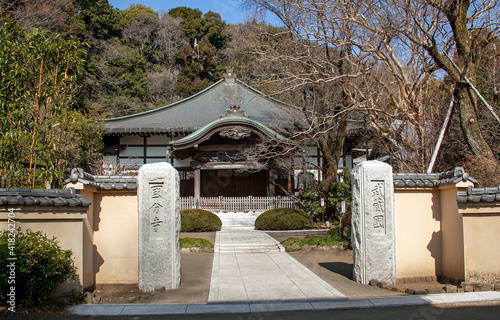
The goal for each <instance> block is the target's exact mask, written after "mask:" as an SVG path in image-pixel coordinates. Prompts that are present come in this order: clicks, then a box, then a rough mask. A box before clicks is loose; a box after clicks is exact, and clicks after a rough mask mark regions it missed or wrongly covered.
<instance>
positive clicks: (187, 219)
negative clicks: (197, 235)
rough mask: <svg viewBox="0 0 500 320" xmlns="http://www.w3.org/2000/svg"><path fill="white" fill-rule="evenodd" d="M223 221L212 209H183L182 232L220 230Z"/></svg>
mask: <svg viewBox="0 0 500 320" xmlns="http://www.w3.org/2000/svg"><path fill="white" fill-rule="evenodd" d="M221 227H222V221H221V220H220V219H219V217H217V216H216V215H215V214H213V213H212V212H210V211H206V210H201V209H186V210H182V211H181V231H182V232H205V231H219V230H220V228H221Z"/></svg>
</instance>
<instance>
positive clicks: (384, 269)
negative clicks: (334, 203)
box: [351, 161, 396, 285]
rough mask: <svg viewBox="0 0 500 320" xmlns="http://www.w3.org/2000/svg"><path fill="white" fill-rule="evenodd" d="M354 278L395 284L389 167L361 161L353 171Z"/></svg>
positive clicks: (392, 200) (352, 234) (392, 193)
mask: <svg viewBox="0 0 500 320" xmlns="http://www.w3.org/2000/svg"><path fill="white" fill-rule="evenodd" d="M351 181H352V182H351V183H352V232H351V241H352V247H353V254H354V270H353V276H354V280H355V281H357V282H360V283H362V284H368V283H369V282H370V280H378V281H380V282H384V283H386V284H388V285H394V284H395V283H396V248H395V232H394V185H393V180H392V167H391V166H390V165H388V164H386V163H384V162H380V161H364V162H362V163H361V164H359V165H357V166H356V167H355V168H354V169H353V170H352V180H351Z"/></svg>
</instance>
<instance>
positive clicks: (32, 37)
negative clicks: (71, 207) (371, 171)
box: [0, 0, 500, 193]
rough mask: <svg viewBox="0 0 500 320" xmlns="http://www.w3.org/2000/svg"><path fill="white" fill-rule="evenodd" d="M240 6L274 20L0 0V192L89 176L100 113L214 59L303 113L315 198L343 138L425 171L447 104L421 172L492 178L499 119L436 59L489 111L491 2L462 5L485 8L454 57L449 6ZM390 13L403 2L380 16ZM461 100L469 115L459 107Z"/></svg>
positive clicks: (131, 104) (153, 102)
mask: <svg viewBox="0 0 500 320" xmlns="http://www.w3.org/2000/svg"><path fill="white" fill-rule="evenodd" d="M243 2H245V3H246V4H247V8H248V9H249V10H252V9H253V10H255V12H259V10H260V11H261V10H267V11H269V12H272V14H274V16H275V17H276V18H277V20H275V21H279V22H280V25H281V27H276V26H270V25H268V24H265V23H262V22H256V21H249V22H246V23H242V24H238V25H229V24H226V23H225V22H224V21H222V20H221V16H220V15H219V14H218V13H216V12H210V11H209V12H201V11H200V10H198V9H193V8H187V7H177V8H174V9H171V10H169V11H168V12H155V11H154V10H152V9H151V8H149V7H146V6H144V5H140V4H137V5H132V6H131V7H129V8H128V9H126V10H118V9H116V8H114V7H112V6H110V5H109V4H108V1H107V0H55V1H54V0H1V1H0V19H1V29H0V46H1V50H0V117H1V120H0V121H1V124H0V125H1V131H2V136H1V138H0V147H1V150H0V171H1V172H0V174H1V176H2V178H1V183H0V187H5V186H17V187H24V186H29V187H44V186H48V185H52V186H53V187H54V186H55V187H57V186H60V185H61V183H62V181H63V179H64V178H66V177H67V175H68V173H69V170H71V168H73V167H83V168H84V169H86V170H88V171H91V172H99V170H100V168H102V166H101V165H100V162H99V161H100V160H99V159H100V153H99V151H100V149H101V148H102V139H101V138H100V137H101V136H102V133H103V132H102V121H101V120H102V119H105V118H110V117H118V116H124V115H128V114H133V113H137V112H141V111H145V110H150V109H153V108H157V107H159V106H164V105H167V104H170V103H172V102H175V101H178V100H180V99H183V98H185V97H188V96H190V95H193V94H195V93H197V92H199V91H201V90H203V89H204V88H206V87H208V86H209V85H211V84H212V83H214V82H216V81H218V80H219V79H221V78H222V76H223V74H224V72H225V71H226V68H227V67H232V68H234V72H235V73H236V74H237V76H238V77H239V78H240V79H241V80H243V81H244V82H246V83H248V84H249V85H251V86H254V87H255V88H257V89H259V90H261V91H263V92H264V93H267V94H270V95H273V96H274V97H276V98H278V99H280V100H283V101H285V102H288V103H291V104H293V105H296V106H298V107H300V108H301V109H302V110H303V111H304V112H303V114H302V115H301V116H300V117H303V118H304V119H305V120H306V121H305V122H301V124H300V125H299V123H297V131H296V132H295V133H294V135H293V138H294V139H295V140H296V141H297V143H296V146H295V148H296V149H297V150H301V148H302V146H303V145H304V144H308V145H310V144H314V145H316V146H317V147H318V148H319V149H320V150H322V152H323V154H324V155H325V161H324V163H323V164H322V165H323V167H322V168H320V169H321V170H323V172H324V176H328V177H331V180H330V179H326V180H325V183H326V184H327V185H325V186H322V187H321V188H322V189H323V190H326V191H325V192H326V193H327V192H328V190H330V184H331V182H332V181H333V180H335V177H336V174H337V165H338V158H339V157H340V154H341V152H342V150H343V148H344V147H345V144H344V140H345V139H346V137H347V136H349V135H351V136H350V138H351V140H350V143H351V144H352V145H350V147H359V148H362V149H364V148H365V147H366V145H365V144H366V143H367V144H368V148H369V149H371V150H372V153H371V158H376V157H379V156H388V160H387V161H389V162H390V163H391V165H393V167H394V170H395V171H406V172H410V171H413V172H423V171H425V170H426V168H427V165H428V164H429V162H430V159H431V154H432V151H433V150H434V149H435V143H436V140H437V135H438V133H439V131H440V130H441V128H443V123H444V119H445V116H446V114H447V109H448V106H450V101H451V100H453V101H455V104H454V106H453V108H452V109H450V110H452V112H451V120H450V122H449V124H448V125H447V126H444V127H445V128H446V134H445V136H444V140H443V144H442V147H441V150H440V152H439V156H438V158H437V162H436V165H435V166H434V171H443V170H449V169H451V168H453V167H454V166H459V165H462V166H465V167H466V169H467V170H468V171H470V172H471V173H472V174H473V176H476V177H477V176H480V175H482V176H483V177H482V180H484V181H486V182H485V183H487V184H491V183H496V182H495V181H498V180H500V178H498V177H499V176H500V174H499V172H500V171H499V170H500V168H499V166H498V163H499V162H498V159H499V157H500V130H499V129H498V128H499V123H498V122H497V121H496V120H495V118H494V117H493V116H492V112H490V111H489V110H488V109H486V108H485V107H484V106H483V103H482V102H481V101H480V100H479V99H478V98H477V96H476V95H475V94H474V92H473V91H472V89H471V88H470V86H468V85H467V84H466V83H465V82H464V75H462V76H461V75H460V73H457V72H456V70H455V69H454V67H453V64H451V63H450V62H449V61H448V60H447V58H446V57H447V55H449V56H448V59H449V60H450V61H452V60H454V61H455V62H456V63H458V64H459V68H464V70H465V69H467V72H468V73H467V77H468V79H469V78H470V79H471V80H472V81H473V82H474V83H475V85H476V87H477V88H478V90H479V91H481V93H482V94H483V96H484V97H485V98H486V100H487V101H488V102H489V104H490V105H491V106H490V108H491V110H492V111H493V113H496V114H498V113H499V109H500V106H499V105H500V98H499V97H500V96H499V94H498V92H499V89H498V88H500V77H499V74H500V55H499V52H500V46H499V45H500V42H499V39H498V34H497V31H498V28H499V27H498V19H496V20H495V19H491V17H492V16H494V15H495V14H497V13H498V12H497V11H494V10H491V7H488V6H485V7H484V8H483V9H481V10H476V12H480V13H481V15H489V16H487V17H486V18H485V17H482V16H481V15H480V14H477V15H470V17H469V18H467V17H465V18H464V17H462V16H460V17H456V21H458V22H460V21H462V20H463V21H464V23H465V25H464V26H465V27H464V32H465V33H464V34H465V38H467V37H468V38H470V39H471V41H470V45H469V47H468V49H467V50H469V52H470V53H469V56H466V55H464V56H463V57H462V56H460V54H462V51H461V50H465V49H463V48H465V47H463V43H462V42H460V41H462V40H460V39H461V38H460V37H459V35H455V36H454V35H453V32H454V30H455V29H454V27H452V26H450V25H449V21H455V20H447V16H446V15H449V16H452V15H453V14H454V12H455V11H450V12H448V11H446V10H445V9H446V8H444V9H441V8H438V7H435V8H427V7H426V8H424V7H422V8H420V7H418V6H416V7H411V6H410V7H404V6H402V7H400V6H399V5H400V3H399V2H397V1H396V2H394V3H391V5H392V6H394V8H395V9H394V10H393V11H391V10H389V7H387V8H386V9H387V10H385V8H384V7H383V6H382V7H381V8H383V9H384V10H382V9H380V10H374V8H376V7H377V6H376V5H374V7H373V8H368V7H367V8H365V7H363V6H359V7H349V4H348V3H344V2H335V1H332V3H337V4H336V5H326V4H324V3H323V2H317V1H298V2H297V3H291V2H288V1H284V0H283V1H282V0H277V1H254V0H246V1H243ZM410 2H413V1H410ZM374 3H376V4H377V5H381V4H383V3H384V2H383V1H375V2H374ZM453 3H454V2H453ZM310 5H311V6H312V7H308V6H310ZM459 5H460V4H458V3H454V4H452V5H451V6H452V7H453V6H457V7H458V6H459ZM463 5H464V6H465V5H470V4H463ZM344 6H345V7H344ZM474 6H476V7H477V8H482V7H481V5H480V4H474ZM472 9H473V7H472V5H470V7H467V8H465V9H464V10H465V11H467V12H471V13H473V12H474V11H473V10H472ZM356 10H359V12H357V11H356ZM397 10H401V12H403V11H404V10H407V11H408V12H406V11H404V12H406V13H407V15H402V14H399V15H397V16H391V15H393V14H394V13H393V12H397ZM409 10H414V11H412V12H410V11H409ZM426 10H427V11H426ZM440 10H441V11H440ZM442 10H444V11H442ZM426 12H427V13H426ZM430 13H432V14H435V16H434V18H433V19H434V21H436V24H429V25H427V24H426V25H422V26H420V27H419V28H416V26H417V24H416V23H418V20H415V19H417V18H416V17H418V16H419V15H422V16H426V15H429V14H430ZM360 17H363V19H359V18H360ZM387 17H390V18H391V19H392V20H391V21H394V23H393V24H392V25H387V21H388V20H387V19H386V18H387ZM488 17H489V18H488ZM464 19H465V20H464ZM488 19H489V20H488ZM415 21H416V22H415ZM424 21H427V20H425V19H424ZM467 21H477V23H476V24H477V25H480V23H483V24H482V25H483V27H481V28H477V27H475V24H474V23H468V22H467ZM488 21H489V22H488ZM491 21H496V22H493V23H492V22H491ZM396 22H397V23H396ZM458 22H457V23H458ZM467 23H468V24H467ZM495 23H496V24H495ZM436 26H439V27H436ZM427 27H428V28H429V30H428V31H425V30H426V29H425V28H427ZM412 28H416V29H412ZM432 28H435V29H432ZM409 30H413V31H409ZM419 32H420V33H421V37H422V39H424V38H425V37H431V36H435V38H429V40H428V42H425V41H423V40H422V43H420V42H419V41H420V40H419V39H420V38H419V37H413V36H412V35H413V33H415V34H417V33H419ZM437 35H438V36H437ZM460 36H462V35H460ZM459 40H460V41H459ZM426 41H427V40H426ZM465 42H467V41H465ZM433 43H434V44H435V47H432V44H433ZM440 51H441V52H440ZM450 56H451V58H449V57H450ZM464 72H465V71H464ZM464 74H465V73H464ZM469 96H470V97H471V98H470V101H469V100H467V97H469ZM464 97H465V98H464ZM464 106H468V107H469V108H468V109H467V110H474V112H473V113H472V114H471V113H470V112H469V114H468V115H466V114H465V113H464V112H463V110H465V108H464ZM464 117H469V118H467V119H469V120H467V121H466V120H464V119H465V118H464ZM353 120H354V121H357V122H356V123H358V124H359V123H361V125H362V126H365V125H366V128H367V130H366V132H367V133H368V135H369V136H368V137H367V138H365V137H364V134H363V135H361V136H359V137H358V139H354V138H355V137H354V138H353V137H352V132H351V133H350V132H349V131H348V127H349V126H348V124H349V123H352V121H353ZM304 123H307V125H306V126H303V124H304ZM469 125H471V127H473V128H472V129H473V130H472V129H470V128H468V126H469ZM472 125H473V126H472ZM301 126H302V127H301ZM276 130H277V131H279V130H280V128H276ZM471 130H472V131H471ZM363 132H364V131H363ZM281 133H282V134H285V135H286V134H289V133H287V132H281ZM477 141H479V142H480V143H476V142H477ZM291 150H293V149H291ZM291 150H290V151H291ZM264 154H265V153H264ZM495 179H496V180H495ZM499 183H500V182H499Z"/></svg>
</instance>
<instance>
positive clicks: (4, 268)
mask: <svg viewBox="0 0 500 320" xmlns="http://www.w3.org/2000/svg"><path fill="white" fill-rule="evenodd" d="M14 236H15V237H14ZM14 239H15V240H14ZM9 240H10V241H9ZM71 255H72V252H71V250H63V249H61V247H59V245H58V241H57V240H56V238H55V237H52V239H49V238H48V237H47V236H46V235H45V234H43V233H42V232H41V231H35V232H34V231H31V230H29V229H28V230H26V231H25V232H22V231H21V229H20V228H19V229H17V230H16V231H14V230H4V231H3V232H2V233H1V234H0V261H1V265H0V299H2V303H5V302H6V301H8V300H9V299H10V297H7V294H9V292H10V288H11V286H14V287H15V297H16V304H21V305H25V306H33V305H38V304H40V303H43V302H45V301H46V300H48V299H49V298H50V295H51V294H52V293H53V292H54V290H55V289H57V287H58V286H59V285H60V284H62V283H63V282H64V281H65V280H66V279H73V280H74V279H76V267H75V265H74V261H73V259H72V257H71ZM8 258H16V260H8ZM12 263H13V264H12ZM12 266H15V267H12Z"/></svg>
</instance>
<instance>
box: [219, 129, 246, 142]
mask: <svg viewBox="0 0 500 320" xmlns="http://www.w3.org/2000/svg"><path fill="white" fill-rule="evenodd" d="M251 134H252V131H250V130H248V129H225V130H222V131H221V132H219V135H220V136H221V137H223V138H230V139H234V140H238V139H244V138H247V137H250V135H251Z"/></svg>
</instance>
